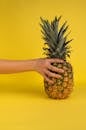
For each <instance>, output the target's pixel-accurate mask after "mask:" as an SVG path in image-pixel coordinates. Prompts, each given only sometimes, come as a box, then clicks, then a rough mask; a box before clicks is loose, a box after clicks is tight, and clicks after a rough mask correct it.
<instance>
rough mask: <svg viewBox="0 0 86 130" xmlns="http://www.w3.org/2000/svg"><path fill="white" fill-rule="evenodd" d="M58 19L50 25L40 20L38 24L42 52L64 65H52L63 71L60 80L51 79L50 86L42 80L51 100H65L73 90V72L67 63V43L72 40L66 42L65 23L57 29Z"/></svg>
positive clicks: (68, 55)
mask: <svg viewBox="0 0 86 130" xmlns="http://www.w3.org/2000/svg"><path fill="white" fill-rule="evenodd" d="M60 19H61V16H60V17H58V18H57V17H55V19H54V20H53V21H51V23H50V22H49V21H48V20H44V19H43V18H41V24H40V26H41V28H42V30H41V32H42V34H43V39H44V40H45V43H44V44H45V46H44V47H43V50H44V51H45V54H46V56H47V58H59V59H62V60H64V63H58V64H57V63H54V64H53V65H54V66H56V67H58V68H61V69H63V70H64V73H63V74H62V78H61V79H60V78H59V79H56V78H52V80H54V84H53V85H50V84H49V83H48V82H47V81H46V80H45V79H44V87H45V92H46V93H47V95H48V96H49V97H50V98H53V99H65V98H67V97H68V96H69V95H70V93H71V92H72V90H73V70H72V66H71V64H70V63H69V62H68V61H67V57H70V52H71V50H70V47H69V43H70V42H71V41H72V39H71V40H67V36H68V35H66V34H65V33H66V31H67V29H68V25H67V22H66V21H65V22H64V23H63V25H62V26H61V27H60V28H59V21H60ZM50 78H51V77H50Z"/></svg>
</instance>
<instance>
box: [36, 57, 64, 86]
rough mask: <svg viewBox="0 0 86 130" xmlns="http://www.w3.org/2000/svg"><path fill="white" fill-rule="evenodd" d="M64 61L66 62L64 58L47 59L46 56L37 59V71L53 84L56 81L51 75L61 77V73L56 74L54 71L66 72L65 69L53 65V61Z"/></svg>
mask: <svg viewBox="0 0 86 130" xmlns="http://www.w3.org/2000/svg"><path fill="white" fill-rule="evenodd" d="M63 62H64V61H63V60H60V59H56V58H55V59H45V58H44V59H43V58H42V59H36V71H37V72H38V73H40V74H41V75H42V76H43V77H44V78H45V80H46V81H47V82H49V83H50V84H53V83H54V82H53V81H52V80H51V79H50V78H49V77H53V78H61V75H60V74H56V73H53V72H57V73H64V70H63V69H59V68H57V67H55V66H53V65H51V63H63ZM51 71H53V72H51Z"/></svg>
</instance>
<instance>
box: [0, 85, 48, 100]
mask: <svg viewBox="0 0 86 130" xmlns="http://www.w3.org/2000/svg"><path fill="white" fill-rule="evenodd" d="M0 86H1V87H0V93H8V94H10V93H11V94H12V93H13V94H22V95H28V96H33V97H40V98H46V97H47V96H46V94H45V92H44V87H43V85H37V84H36V86H35V85H32V84H0Z"/></svg>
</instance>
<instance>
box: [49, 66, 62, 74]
mask: <svg viewBox="0 0 86 130" xmlns="http://www.w3.org/2000/svg"><path fill="white" fill-rule="evenodd" d="M48 68H49V70H51V71H54V72H57V73H64V70H63V69H59V68H57V67H55V66H52V65H49V66H48Z"/></svg>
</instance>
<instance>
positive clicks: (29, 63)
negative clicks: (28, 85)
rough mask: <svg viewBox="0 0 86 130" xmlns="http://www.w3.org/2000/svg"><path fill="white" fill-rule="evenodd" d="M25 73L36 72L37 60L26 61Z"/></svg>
mask: <svg viewBox="0 0 86 130" xmlns="http://www.w3.org/2000/svg"><path fill="white" fill-rule="evenodd" d="M26 62H27V63H26V64H27V71H36V68H37V60H36V59H32V60H27V61H26Z"/></svg>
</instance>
